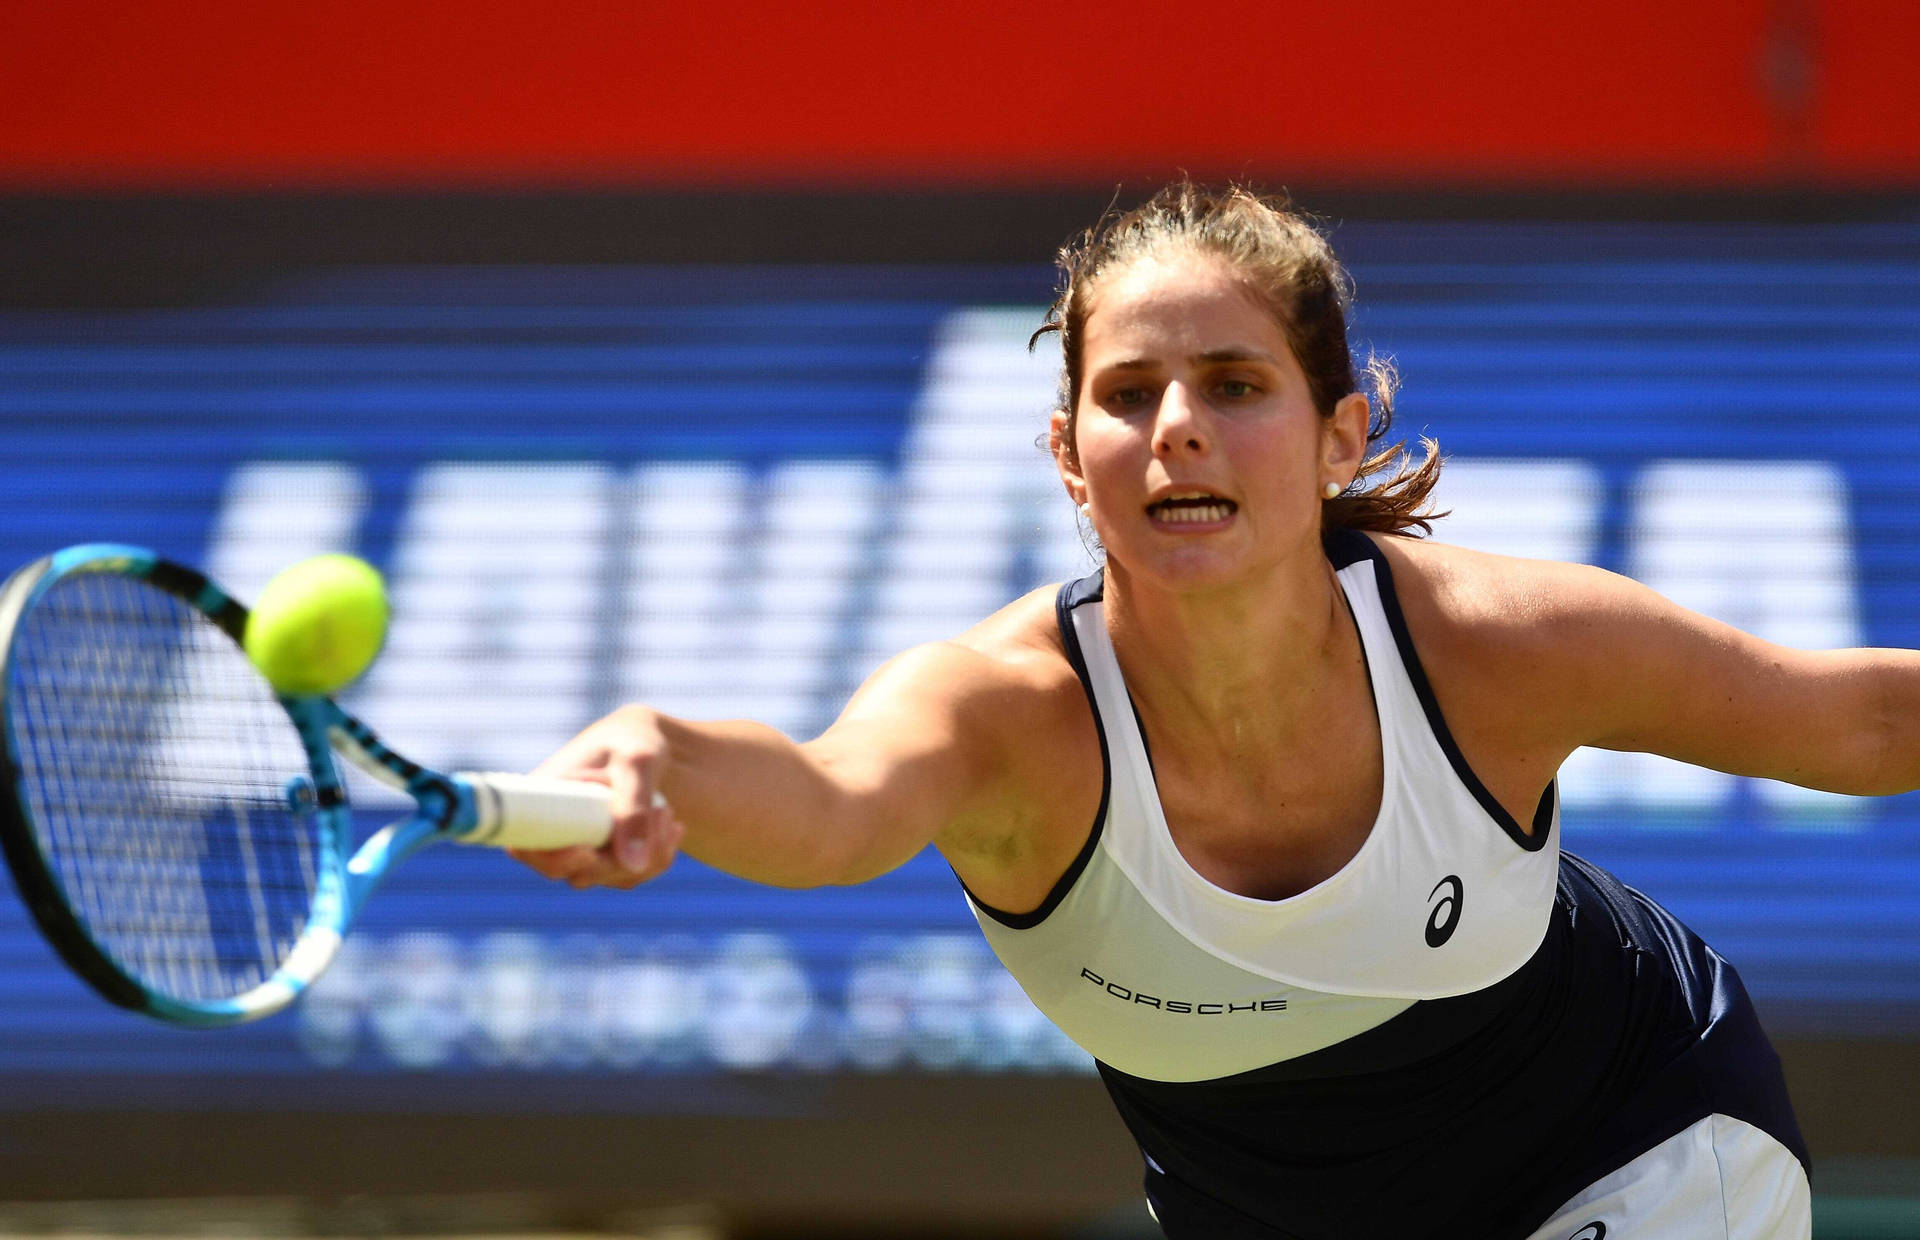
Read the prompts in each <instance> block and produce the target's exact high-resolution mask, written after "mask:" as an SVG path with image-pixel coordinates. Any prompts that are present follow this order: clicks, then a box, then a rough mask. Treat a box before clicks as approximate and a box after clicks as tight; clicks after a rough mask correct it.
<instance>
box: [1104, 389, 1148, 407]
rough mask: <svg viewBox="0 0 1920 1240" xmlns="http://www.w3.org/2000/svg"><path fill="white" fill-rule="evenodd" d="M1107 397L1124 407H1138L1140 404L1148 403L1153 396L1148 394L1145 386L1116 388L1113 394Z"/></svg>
mask: <svg viewBox="0 0 1920 1240" xmlns="http://www.w3.org/2000/svg"><path fill="white" fill-rule="evenodd" d="M1107 399H1108V400H1109V401H1111V402H1112V403H1114V404H1116V405H1118V406H1120V407H1121V408H1122V409H1138V408H1139V407H1140V406H1142V405H1144V404H1146V403H1147V401H1148V400H1150V399H1151V397H1149V396H1148V394H1147V389H1145V388H1138V387H1130V388H1116V389H1115V390H1114V392H1113V394H1112V395H1110V396H1108V397H1107Z"/></svg>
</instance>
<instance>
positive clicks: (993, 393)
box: [854, 309, 1091, 678]
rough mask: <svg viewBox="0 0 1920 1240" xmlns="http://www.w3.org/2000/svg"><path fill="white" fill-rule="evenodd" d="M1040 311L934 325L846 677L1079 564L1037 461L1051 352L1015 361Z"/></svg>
mask: <svg viewBox="0 0 1920 1240" xmlns="http://www.w3.org/2000/svg"><path fill="white" fill-rule="evenodd" d="M1040 318H1041V312H1040V311H1038V310H1027V309H969V310H963V311H960V312H958V313H956V314H954V315H952V316H951V317H950V318H948V319H947V320H946V322H944V323H943V324H941V326H940V329H939V331H938V333H937V334H936V337H935V340H934V346H933V356H932V358H931V360H930V362H929V364H928V368H927V369H928V373H927V387H926V390H925V391H924V392H923V393H922V394H921V397H920V401H919V403H918V405H917V406H916V408H915V410H914V413H913V424H912V426H911V427H910V428H909V430H908V432H907V441H906V444H905V447H904V450H903V452H902V461H903V464H902V469H901V477H900V481H899V492H898V495H899V501H898V504H897V506H896V508H895V518H896V524H895V526H894V528H893V530H892V532H891V535H890V536H889V538H888V539H887V542H886V546H885V548H884V550H883V552H882V555H881V568H880V578H879V580H878V582H877V583H876V586H875V600H874V602H875V606H874V612H873V616H872V619H871V621H870V622H869V624H868V628H867V631H866V633H865V634H864V635H863V637H862V639H861V645H862V647H863V653H862V654H861V655H860V656H859V658H858V660H857V662H858V664H859V666H858V667H856V668H855V669H854V670H855V672H856V674H857V676H856V678H864V676H865V675H866V673H868V672H870V671H872V670H873V668H875V667H877V666H878V665H879V664H881V663H882V662H884V661H885V660H886V659H888V658H889V657H891V656H893V655H895V654H897V653H899V652H900V651H902V650H904V649H906V648H907V647H909V646H915V645H919V644H921V643H923V642H928V641H938V640H942V639H944V638H948V637H952V636H953V635H954V634H956V633H959V632H961V631H962V630H964V629H966V628H968V627H970V626H971V625H973V624H975V623H976V622H978V621H979V620H980V619H981V618H982V617H984V616H986V615H988V614H989V613H990V612H992V611H993V610H995V609H996V608H998V607H1000V606H1002V605H1003V604H1005V603H1007V602H1008V601H1009V600H1011V599H1012V598H1014V597H1015V596H1016V595H1017V594H1019V593H1020V592H1022V591H1023V590H1025V589H1028V588H1030V587H1031V586H1032V585H1033V584H1034V583H1035V582H1037V581H1043V580H1059V579H1060V578H1061V577H1063V576H1070V575H1071V576H1077V575H1079V574H1081V573H1084V572H1086V571H1087V570H1088V568H1089V567H1090V565H1091V561H1090V560H1089V559H1088V557H1087V555H1086V553H1085V552H1084V550H1082V549H1081V547H1080V543H1079V538H1078V535H1077V534H1076V532H1075V527H1074V517H1073V506H1072V504H1071V503H1070V502H1069V501H1068V500H1067V498H1066V496H1065V494H1064V493H1063V491H1062V489H1061V485H1060V480H1059V477H1058V476H1057V475H1056V473H1055V472H1054V468H1053V462H1052V461H1051V459H1050V458H1049V457H1048V456H1047V454H1046V452H1045V451H1043V450H1042V449H1041V448H1039V447H1036V446H1035V439H1036V437H1040V438H1041V440H1042V442H1044V436H1045V433H1046V429H1047V414H1048V411H1049V410H1051V409H1052V408H1053V403H1054V397H1055V391H1056V386H1057V384H1058V382H1059V370H1060V363H1059V349H1058V347H1057V346H1056V347H1043V348H1040V349H1038V350H1036V351H1035V352H1034V353H1032V354H1029V353H1028V352H1027V336H1028V335H1029V333H1031V332H1032V330H1033V327H1034V325H1035V324H1037V323H1038V322H1039V321H1040Z"/></svg>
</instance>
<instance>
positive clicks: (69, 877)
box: [7, 574, 319, 1002]
mask: <svg viewBox="0 0 1920 1240" xmlns="http://www.w3.org/2000/svg"><path fill="white" fill-rule="evenodd" d="M7 700H8V709H9V712H10V714H12V715H13V716H14V718H13V719H11V720H10V721H9V722H10V724H11V725H12V727H13V731H14V734H15V736H16V738H18V747H19V748H20V750H21V754H20V757H21V762H22V767H23V769H22V777H23V778H22V783H23V789H24V793H25V796H26V799H27V801H28V803H29V805H30V808H31V809H32V816H33V818H34V820H35V826H36V832H37V835H38V838H39V843H40V846H41V850H42V852H43V853H44V855H45V856H46V858H47V859H48V863H49V868H50V869H51V870H52V872H53V875H54V877H55V880H56V881H57V882H58V884H59V885H60V887H61V888H62V890H63V891H64V893H65V894H66V897H67V901H68V904H69V906H70V907H71V908H72V909H73V911H74V912H75V913H76V915H77V916H78V917H79V919H80V921H81V922H82V923H83V925H84V927H85V929H86V932H87V934H88V937H89V938H91V939H92V940H93V941H94V943H95V945H96V946H97V947H99V948H100V949H101V950H102V951H103V952H105V953H106V954H107V955H108V956H109V957H111V958H112V959H113V960H114V961H115V962H116V963H117V964H118V965H119V966H120V968H121V969H122V970H123V971H124V972H127V973H128V974H130V975H132V976H133V977H134V979H135V980H137V981H139V982H140V983H142V984H143V985H145V986H146V987H147V988H148V989H150V990H154V991H158V992H161V993H165V994H168V995H171V996H173V997H175V998H177V999H182V1000H186V1001H188V1002H205V1001H217V1000H220V999H224V998H228V997H231V996H233V995H236V994H239V993H241V992H244V991H245V990H248V989H250V988H252V987H253V986H255V985H258V984H259V983H260V982H262V981H265V980H266V979H267V978H268V977H269V976H271V975H272V974H273V972H274V971H275V969H277V968H278V966H279V965H280V963H281V962H282V961H283V960H284V959H285V958H286V956H287V954H288V953H289V952H290V951H291V950H292V948H293V945H294V943H295V941H296V940H297V939H298V937H299V935H300V932H301V931H302V929H304V927H305V923H306V919H307V914H308V911H309V909H310V908H311V905H312V899H313V892H314V888H315V885H316V881H317V873H318V859H317V854H318V848H319V842H318V832H319V826H318V824H317V822H316V821H315V820H314V819H313V818H311V817H310V816H305V815H298V814H295V813H293V812H292V811H291V810H290V808H289V806H288V802H287V794H286V789H287V786H288V781H289V780H290V779H293V778H296V777H299V776H302V775H304V774H305V773H306V771H307V761H306V755H305V751H304V749H303V747H302V746H301V744H300V740H299V735H298V733H297V732H296V731H295V729H294V727H293V724H292V722H291V720H290V719H289V718H288V717H287V714H286V712H285V710H284V709H282V708H281V706H280V704H279V703H278V702H277V701H276V700H275V699H274V697H273V696H272V693H271V692H270V691H269V690H268V689H267V687H266V685H265V684H264V683H263V682H262V681H261V679H260V677H259V675H258V674H257V673H256V672H255V671H254V670H253V668H252V666H251V665H250V664H249V663H248V662H247V660H246V657H245V655H244V654H242V653H241V651H240V650H239V648H238V647H237V646H236V645H235V644H234V642H233V641H232V639H230V638H229V637H227V635H226V634H225V633H224V632H222V631H221V630H220V629H219V628H217V627H216V626H215V625H214V624H213V623H212V622H211V621H210V620H208V619H207V618H206V617H205V616H204V615H202V614H201V613H200V612H199V611H197V610H195V609H194V608H192V607H189V606H187V605H186V604H184V603H183V602H181V601H180V600H178V599H176V598H174V597H173V596H172V595H170V594H167V593H165V592H164V591H161V590H159V589H156V588H154V587H152V586H149V585H146V584H145V583H143V582H140V581H138V580H134V579H130V578H125V577H119V576H112V575H107V574H85V575H80V576H75V577H70V578H64V579H62V580H60V581H58V582H56V583H55V584H54V585H53V587H52V588H51V589H50V590H49V591H48V592H47V593H46V595H45V596H43V598H42V599H41V600H40V602H39V603H38V604H37V605H36V606H35V607H34V608H33V609H32V611H31V612H30V613H29V614H28V615H27V616H26V617H24V618H23V620H22V621H21V624H20V629H19V631H18V633H17V634H16V637H15V644H14V649H13V665H12V674H11V682H10V684H9V686H8V694H7Z"/></svg>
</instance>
